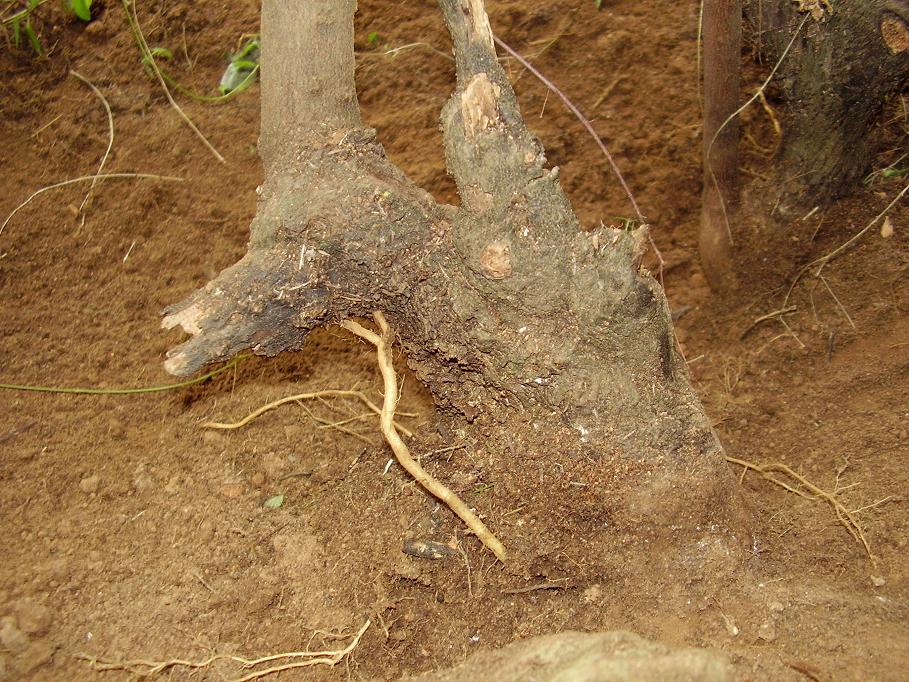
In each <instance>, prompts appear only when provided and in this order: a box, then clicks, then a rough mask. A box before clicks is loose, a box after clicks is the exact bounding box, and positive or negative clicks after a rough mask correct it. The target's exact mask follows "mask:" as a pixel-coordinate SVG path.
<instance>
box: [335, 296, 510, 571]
mask: <svg viewBox="0 0 909 682" xmlns="http://www.w3.org/2000/svg"><path fill="white" fill-rule="evenodd" d="M373 319H375V321H376V324H378V325H379V329H380V330H381V332H382V335H381V336H380V335H379V334H376V333H375V332H374V331H370V330H369V329H366V328H365V327H363V326H362V325H360V324H358V323H356V322H354V321H353V320H345V321H344V322H342V323H341V326H342V327H344V328H345V329H347V330H348V331H350V332H353V333H354V334H356V335H357V336H359V337H360V338H361V339H365V340H366V341H368V342H369V343H371V344H372V345H374V346H375V347H376V355H377V357H378V362H379V371H380V372H381V373H382V379H383V381H384V383H385V401H384V403H383V405H382V434H383V435H384V436H385V440H386V441H388V444H389V445H390V446H391V449H392V451H393V452H394V453H395V457H396V458H397V460H398V463H399V464H400V465H401V466H402V467H403V468H404V469H405V470H406V471H407V473H409V474H410V475H411V476H412V477H413V478H414V479H415V480H416V481H417V482H418V483H419V484H420V485H422V486H423V487H424V488H425V489H426V490H427V491H429V492H430V493H432V494H433V495H435V496H436V497H437V498H439V499H440V500H441V501H442V502H444V503H445V504H446V505H448V507H449V508H450V509H451V510H452V511H453V512H454V513H455V514H457V515H458V517H459V518H460V519H461V520H462V521H463V522H464V523H466V524H467V527H468V528H470V530H472V531H473V533H474V534H475V535H476V536H477V537H478V538H479V539H480V542H482V543H483V544H484V545H486V547H488V548H489V549H490V550H491V551H492V553H493V554H495V555H496V558H497V559H498V560H499V561H502V562H504V561H505V547H504V546H503V545H502V543H501V542H500V541H499V539H498V538H497V537H496V536H495V535H493V534H492V532H490V530H489V529H488V528H487V527H486V524H484V523H483V522H482V521H481V520H480V518H479V517H478V516H477V515H476V514H474V513H473V512H472V511H471V510H470V508H469V507H468V506H467V505H466V504H464V502H462V501H461V498H459V497H458V496H457V495H455V494H454V493H453V492H452V491H451V490H449V489H448V488H447V487H445V486H444V485H443V484H442V483H440V482H439V481H437V480H436V479H435V478H433V477H432V476H430V475H429V474H428V473H426V470H425V469H423V467H422V466H420V464H419V463H418V462H417V461H416V460H415V459H414V458H413V457H412V456H411V454H410V450H409V449H408V447H407V445H405V443H404V441H403V440H401V437H400V436H399V435H398V431H397V428H396V426H395V422H394V414H395V407H396V403H397V396H398V377H397V375H396V374H395V369H394V366H393V364H392V357H391V344H390V339H391V330H390V329H389V327H388V323H387V322H386V321H385V316H384V315H383V314H382V313H381V312H375V313H373Z"/></svg>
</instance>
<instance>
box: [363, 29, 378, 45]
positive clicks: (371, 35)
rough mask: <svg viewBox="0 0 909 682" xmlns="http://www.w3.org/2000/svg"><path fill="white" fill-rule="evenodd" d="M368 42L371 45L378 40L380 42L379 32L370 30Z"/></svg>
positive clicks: (367, 37)
mask: <svg viewBox="0 0 909 682" xmlns="http://www.w3.org/2000/svg"><path fill="white" fill-rule="evenodd" d="M366 42H367V43H369V44H370V45H375V44H376V43H377V42H379V32H378V31H370V32H369V35H367V36H366Z"/></svg>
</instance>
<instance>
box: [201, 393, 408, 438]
mask: <svg viewBox="0 0 909 682" xmlns="http://www.w3.org/2000/svg"><path fill="white" fill-rule="evenodd" d="M319 398H357V399H358V400H360V401H361V402H362V403H363V404H364V405H366V407H368V408H369V409H370V411H371V412H373V414H375V415H377V416H379V417H381V416H382V410H380V409H379V407H378V406H377V405H376V404H375V403H374V402H372V401H371V400H370V399H369V398H367V397H366V394H365V393H363V392H361V391H342V390H337V389H328V390H325V391H314V392H312V393H297V394H296V395H290V396H287V397H286V398H281V399H279V400H275V401H273V402H270V403H268V404H267V405H263V406H262V407H260V408H259V409H257V410H255V411H253V412H251V413H250V414H248V415H246V416H245V417H243V419H241V420H240V421H238V422H226V423H225V422H205V423H204V424H202V428H205V429H224V430H229V429H239V428H242V427H244V426H246V425H247V424H249V422H251V421H252V420H253V419H256V418H257V417H261V416H262V415H263V414H265V413H266V412H269V411H270V410H273V409H275V408H276V407H281V405H286V404H287V403H297V404H300V403H301V401H303V400H316V399H319ZM398 414H400V415H402V416H405V417H415V416H416V414H414V413H412V412H399V413H398ZM310 416H312V417H313V419H315V420H316V421H318V422H321V423H322V424H323V425H325V426H327V427H330V428H335V429H338V430H339V431H344V432H345V433H350V434H352V435H358V436H359V434H353V432H352V431H350V430H349V429H344V427H343V424H345V423H347V422H349V421H351V420H345V421H342V422H329V421H327V420H324V419H319V418H317V417H315V416H314V415H312V414H311V413H310ZM395 427H396V428H397V429H398V430H399V431H400V432H401V433H403V434H404V435H405V436H407V437H408V438H411V437H412V436H413V433H411V432H410V431H409V430H408V429H407V428H406V427H404V426H402V425H401V424H398V423H397V422H395Z"/></svg>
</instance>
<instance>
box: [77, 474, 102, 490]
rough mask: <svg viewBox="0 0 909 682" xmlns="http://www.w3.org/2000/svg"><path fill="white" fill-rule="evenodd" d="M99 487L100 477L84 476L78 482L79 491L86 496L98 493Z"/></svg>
mask: <svg viewBox="0 0 909 682" xmlns="http://www.w3.org/2000/svg"><path fill="white" fill-rule="evenodd" d="M99 485H101V477H100V476H98V475H97V474H93V475H91V476H86V477H85V478H83V479H82V480H81V481H79V489H80V490H81V491H82V492H84V493H85V494H86V495H91V494H92V493H96V492H98V486H99Z"/></svg>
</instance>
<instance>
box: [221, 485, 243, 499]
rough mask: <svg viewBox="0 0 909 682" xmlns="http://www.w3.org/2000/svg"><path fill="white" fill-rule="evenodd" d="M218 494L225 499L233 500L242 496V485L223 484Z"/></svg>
mask: <svg viewBox="0 0 909 682" xmlns="http://www.w3.org/2000/svg"><path fill="white" fill-rule="evenodd" d="M218 492H219V493H221V495H223V496H224V497H226V498H227V499H229V500H234V499H236V498H238V497H240V495H242V494H243V484H241V483H225V484H224V485H222V486H221V487H220V488H218Z"/></svg>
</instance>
